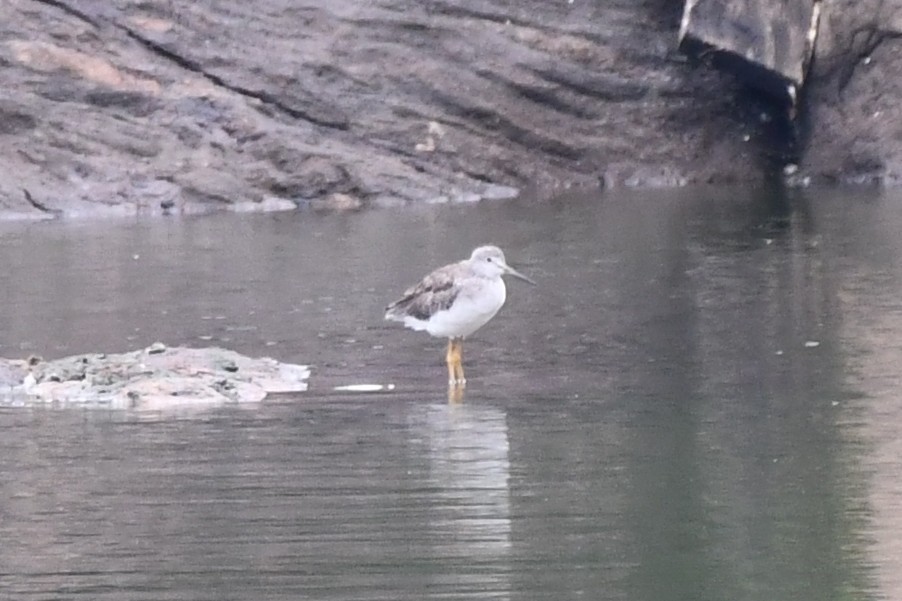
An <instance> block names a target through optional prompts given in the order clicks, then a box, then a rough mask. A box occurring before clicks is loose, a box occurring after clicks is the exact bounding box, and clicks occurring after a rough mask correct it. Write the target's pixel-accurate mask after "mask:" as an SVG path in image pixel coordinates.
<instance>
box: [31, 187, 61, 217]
mask: <svg viewBox="0 0 902 601" xmlns="http://www.w3.org/2000/svg"><path fill="white" fill-rule="evenodd" d="M22 193H23V194H24V195H25V200H27V201H28V204H30V205H31V206H33V207H34V208H36V209H37V210H39V211H40V212H42V213H48V214H50V215H56V214H58V213H59V211H56V210H54V209H51V208H50V207H48V206H47V205H45V204H44V203H42V202H39V201H38V200H36V199H35V197H34V196H32V195H31V192H29V191H28V190H26V189H24V188H23V189H22Z"/></svg>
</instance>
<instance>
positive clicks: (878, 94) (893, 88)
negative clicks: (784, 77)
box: [802, 0, 902, 185]
mask: <svg viewBox="0 0 902 601" xmlns="http://www.w3.org/2000/svg"><path fill="white" fill-rule="evenodd" d="M900 99H902V1H900V0H860V1H856V0H828V1H826V2H824V11H823V13H822V15H821V27H820V33H819V36H818V42H817V47H816V51H815V62H814V65H813V68H812V74H811V78H810V85H809V90H808V106H809V111H810V114H809V116H808V124H807V127H808V129H809V135H808V138H807V140H806V142H807V144H806V155H805V159H804V161H803V163H802V166H803V168H804V169H805V170H806V171H808V172H810V173H811V174H812V175H813V176H815V177H820V178H826V179H829V180H831V181H837V182H844V183H845V182H848V183H881V184H890V185H897V184H899V183H902V103H900Z"/></svg>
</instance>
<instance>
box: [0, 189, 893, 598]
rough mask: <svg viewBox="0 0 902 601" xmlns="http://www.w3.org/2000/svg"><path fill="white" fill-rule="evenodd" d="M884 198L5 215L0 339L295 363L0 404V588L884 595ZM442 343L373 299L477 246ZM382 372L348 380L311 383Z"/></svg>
mask: <svg viewBox="0 0 902 601" xmlns="http://www.w3.org/2000/svg"><path fill="white" fill-rule="evenodd" d="M900 229H902V196H900V195H893V194H890V193H880V192H877V191H871V192H868V191H862V190H830V191H813V190H812V191H803V192H795V193H793V194H792V195H791V196H788V197H785V196H776V195H774V194H770V193H767V192H742V191H736V190H709V191H706V192H704V193H699V192H698V191H678V192H667V193H663V192H662V193H646V194H635V193H634V194H623V195H619V196H612V195H606V196H603V197H601V198H581V199H579V198H574V199H562V200H561V201H558V202H552V203H543V204H534V203H527V202H522V201H521V202H511V203H503V204H482V205H469V206H428V207H420V208H414V209H407V210H398V211H392V210H384V211H375V212H365V213H360V214H349V215H316V214H311V213H297V214H279V215H253V216H247V215H245V216H238V215H217V216H206V217H200V218H193V219H158V220H150V221H142V222H138V223H125V222H102V223H96V222H95V223H50V224H47V223H41V224H33V225H27V226H23V225H4V226H2V229H0V257H2V261H0V302H2V303H3V307H4V309H5V310H4V314H3V318H2V320H0V355H3V356H7V357H20V356H26V355H29V354H39V355H42V356H44V357H46V358H51V357H58V356H64V355H68V354H73V353H81V352H91V351H123V350H128V349H133V348H138V347H140V346H145V345H148V344H150V343H152V342H154V341H156V340H162V341H164V342H166V343H168V344H171V345H175V344H189V345H220V346H225V347H228V348H231V349H234V350H237V351H239V352H242V353H246V354H250V355H261V354H266V355H270V356H273V357H276V358H278V359H280V360H282V361H288V362H300V363H304V362H309V363H312V364H313V365H314V373H313V376H312V379H311V389H310V391H309V392H308V393H306V394H304V395H300V396H284V397H278V398H274V399H271V400H268V401H266V402H264V403H262V404H260V405H251V406H242V407H222V408H219V409H215V410H204V411H195V412H191V411H187V410H183V411H180V412H174V413H165V414H161V413H141V412H125V411H109V410H91V409H84V408H78V409H76V408H61V407H52V408H20V407H8V406H7V407H2V408H0V474H2V477H0V540H2V541H3V542H2V544H0V598H11V599H47V598H65V599H92V600H102V599H111V600H112V599H116V600H129V599H172V600H188V599H190V600H192V601H193V600H198V599H215V600H224V599H298V598H314V599H367V600H369V599H386V600H392V601H398V600H408V599H409V600H414V599H417V600H420V599H437V598H442V599H463V598H479V599H522V600H538V599H548V600H555V601H559V600H562V599H583V598H585V599H588V598H592V599H631V600H632V599H641V600H649V601H653V600H672V599H692V600H705V599H711V600H715V599H717V600H719V599H731V600H745V599H748V600H753V599H754V600H757V599H768V600H769V599H794V600H808V599H810V600H812V601H814V600H817V601H822V600H829V599H849V598H856V599H883V598H886V599H893V598H899V597H900V594H902V576H900V574H902V542H899V541H902V517H900V516H902V475H900V474H902V442H899V441H900V440H902V439H900V438H899V437H898V434H897V433H898V430H899V425H900V422H902V402H900V396H902V395H900V393H899V391H900V390H902V377H900V375H899V374H900V368H899V366H900V364H902V300H900V299H902V295H900V291H902V262H900V257H902V236H899V235H898V232H899V231H900ZM488 241H491V242H495V243H497V244H499V245H500V246H502V247H503V248H504V249H505V251H506V253H507V255H508V260H509V261H510V262H511V264H512V265H514V266H515V267H517V268H518V269H520V270H521V271H523V272H525V273H526V274H527V275H530V276H531V277H533V278H534V279H536V280H537V281H538V282H539V286H537V287H535V288H533V287H529V286H525V285H520V283H519V282H517V281H516V280H514V281H511V282H510V283H509V290H508V292H509V294H508V304H507V305H506V306H505V308H504V309H503V310H502V312H501V313H500V314H499V315H498V316H497V317H496V318H495V319H494V320H493V321H492V322H491V323H490V324H489V325H488V326H486V327H485V328H484V329H483V330H481V331H480V332H478V333H477V334H476V335H475V336H474V337H473V338H472V339H471V340H468V341H467V343H466V345H465V365H466V367H467V376H468V379H469V386H468V388H467V390H466V393H465V396H464V398H463V399H462V402H460V403H452V404H449V403H448V398H447V394H446V384H445V381H446V380H445V379H446V373H445V368H444V365H443V353H444V343H443V342H442V341H440V340H435V339H431V338H429V337H428V336H425V335H423V334H421V333H415V332H410V331H408V330H404V329H403V328H400V327H399V326H398V325H397V324H390V323H384V322H383V321H382V320H381V314H382V308H383V307H384V305H385V304H387V303H388V302H389V301H391V300H393V299H394V297H395V296H397V294H399V293H400V292H401V291H402V290H403V289H404V288H405V287H406V286H407V285H409V284H412V283H413V282H414V281H415V280H416V279H417V278H419V277H420V276H421V275H422V274H423V273H425V272H426V271H427V270H429V269H431V268H434V267H436V266H438V265H440V264H442V263H445V262H447V261H449V260H453V259H458V258H463V257H465V256H466V255H467V254H468V253H469V251H470V249H471V248H472V247H474V246H476V245H478V244H480V243H484V242H488ZM360 383H372V384H383V385H388V384H393V385H394V389H393V390H391V391H384V392H379V393H375V394H352V393H347V392H338V391H336V390H334V388H335V387H336V386H342V385H348V384H360Z"/></svg>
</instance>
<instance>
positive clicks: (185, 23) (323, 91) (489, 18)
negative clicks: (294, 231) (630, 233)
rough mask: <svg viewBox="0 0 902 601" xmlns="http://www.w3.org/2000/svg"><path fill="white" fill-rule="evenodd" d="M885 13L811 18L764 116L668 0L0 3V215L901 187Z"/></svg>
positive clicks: (891, 29)
mask: <svg viewBox="0 0 902 601" xmlns="http://www.w3.org/2000/svg"><path fill="white" fill-rule="evenodd" d="M896 4H898V3H890V2H879V1H878V0H865V1H863V2H856V3H852V2H844V1H840V0H834V1H830V2H826V3H825V7H824V11H823V17H822V20H823V21H824V22H825V23H826V26H825V31H823V32H822V34H821V38H820V39H819V41H818V47H817V52H816V58H815V67H814V72H813V76H812V79H811V83H810V89H809V93H808V94H807V96H806V102H807V106H806V109H805V111H806V115H807V122H805V123H799V124H797V125H795V126H793V127H794V128H795V127H797V128H798V132H797V133H798V136H797V137H798V140H797V141H795V140H794V141H793V142H792V143H790V144H787V142H786V139H785V134H786V124H785V122H784V121H783V120H782V118H781V116H780V114H779V113H780V111H779V108H778V107H774V106H773V105H771V104H769V103H768V102H767V101H766V99H757V98H755V97H754V96H753V95H752V94H750V93H749V92H748V91H747V90H746V88H744V87H743V86H742V85H741V84H739V83H738V82H737V81H736V80H734V78H732V77H730V76H729V75H726V74H722V73H718V72H716V71H714V70H712V69H710V68H707V67H705V66H703V65H698V64H694V63H692V62H690V61H688V60H687V59H685V58H684V57H683V56H682V55H681V54H679V53H678V52H677V50H676V38H677V30H678V26H679V19H680V14H681V8H682V7H681V5H682V3H681V2H672V1H670V0H646V1H638V2H635V1H626V0H624V1H613V2H604V3H594V2H580V1H578V0H577V1H576V2H572V3H569V2H555V3H548V2H541V1H539V0H519V1H517V2H501V3H499V2H488V1H486V0H466V1H465V2H457V1H454V2H451V1H441V0H432V1H429V2H407V1H404V0H401V1H398V2H388V1H384V2H374V3H359V2H354V1H352V0H336V1H334V2H329V3H323V2H309V1H308V2H304V1H300V2H294V1H291V2H289V1H288V0H261V1H259V2H254V3H246V2H240V1H238V0H222V1H218V2H188V1H187V0H171V1H168V2H165V3H151V2H133V1H129V0H113V1H107V0H104V1H100V0H8V1H7V2H4V3H3V5H2V7H0V64H2V67H3V68H2V69H0V80H2V85H3V89H4V90H5V92H4V95H3V97H2V98H0V140H2V144H0V174H2V175H0V211H2V212H3V214H4V215H5V216H7V217H20V218H47V217H54V216H57V215H60V214H66V215H84V214H87V215H96V214H136V213H137V214H160V213H193V212H205V211H210V210H217V209H222V208H229V209H232V210H244V211H249V210H254V211H256V210H282V209H289V208H294V207H296V206H300V207H312V208H345V209H347V208H356V207H359V206H366V205H376V206H379V205H392V204H399V203H407V202H425V201H433V202H435V201H438V202H441V201H469V200H478V199H480V198H498V197H507V196H510V195H513V194H516V193H517V192H518V191H520V190H523V189H527V188H534V189H536V190H538V191H539V192H540V193H542V194H545V193H553V192H554V191H555V190H560V189H563V188H566V187H570V186H588V187H594V186H599V185H606V186H619V185H634V186H672V185H682V184H687V183H705V182H716V183H725V182H747V181H755V180H760V179H762V178H764V177H766V176H767V174H768V173H772V172H774V171H779V169H780V168H781V167H782V165H783V164H784V163H787V162H800V163H801V167H802V173H803V174H805V175H810V176H812V177H813V178H815V179H830V180H837V181H841V180H854V181H864V180H867V181H871V180H880V181H884V180H886V181H895V179H897V177H898V172H899V171H898V167H897V165H898V159H899V156H900V155H902V152H900V149H902V146H900V144H902V142H900V136H899V131H898V130H899V128H900V127H902V126H900V125H899V123H902V120H900V119H898V117H899V116H900V115H898V114H897V113H898V112H899V110H900V109H899V108H898V103H894V102H892V100H893V99H895V98H898V97H899V94H898V92H899V90H898V89H896V88H898V87H899V85H900V82H902V77H899V75H900V73H899V71H900V70H902V59H900V53H899V43H898V39H897V36H898V27H899V20H900V17H899V15H898V9H896V8H894V7H895V5H896Z"/></svg>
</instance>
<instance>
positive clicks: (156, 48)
mask: <svg viewBox="0 0 902 601" xmlns="http://www.w3.org/2000/svg"><path fill="white" fill-rule="evenodd" d="M117 26H118V27H120V28H121V29H122V30H123V31H124V32H125V33H126V34H127V35H128V36H129V37H130V38H132V39H133V40H135V41H136V42H138V43H139V44H141V45H142V46H144V47H145V48H147V49H148V50H150V51H151V52H153V53H154V54H157V55H159V56H161V57H163V58H165V59H166V60H169V61H172V62H174V63H175V64H177V65H178V66H180V67H182V68H183V69H187V70H189V71H192V72H193V73H197V74H198V75H200V76H202V77H204V78H206V79H207V80H209V81H211V82H212V83H214V84H215V85H217V86H219V87H221V88H224V89H226V90H229V91H230V92H234V93H235V94H240V95H241V96H244V97H246V98H252V99H254V100H259V101H260V102H262V103H264V104H265V105H267V106H270V107H273V108H275V109H276V110H277V111H279V112H281V113H284V114H286V115H288V116H290V117H292V118H294V119H303V120H304V121H309V122H310V123H313V124H315V125H320V126H322V127H329V128H334V129H339V130H342V131H346V130H347V129H348V123H347V122H346V121H345V120H332V119H322V118H318V117H315V116H313V115H311V114H310V113H308V112H306V111H302V110H299V109H296V108H292V107H290V106H287V105H286V104H284V103H283V102H280V101H279V100H278V99H277V98H276V97H275V96H273V95H272V94H270V93H268V92H265V91H259V90H251V89H249V88H244V87H241V86H236V85H234V84H231V83H229V82H228V81H226V80H225V79H224V78H222V77H220V76H218V75H214V74H213V73H210V72H209V71H206V70H204V68H203V67H202V66H201V65H200V64H199V63H197V62H195V61H193V60H191V59H190V58H187V57H185V56H182V55H180V54H178V53H176V52H173V51H172V50H169V49H167V48H165V47H164V46H163V45H161V44H158V43H157V42H154V41H153V40H149V39H147V38H145V37H144V36H142V35H140V34H138V33H137V32H136V31H134V30H133V29H129V28H128V27H125V26H124V25H118V24H117Z"/></svg>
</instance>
